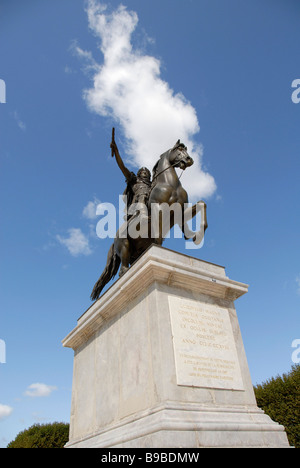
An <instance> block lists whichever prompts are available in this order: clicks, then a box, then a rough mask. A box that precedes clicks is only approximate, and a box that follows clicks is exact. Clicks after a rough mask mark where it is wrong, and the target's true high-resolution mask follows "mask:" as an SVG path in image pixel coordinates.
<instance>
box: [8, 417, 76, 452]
mask: <svg viewBox="0 0 300 468" xmlns="http://www.w3.org/2000/svg"><path fill="white" fill-rule="evenodd" d="M68 438H69V424H65V423H61V422H54V423H51V424H34V425H33V426H31V427H29V429H26V430H25V431H22V432H20V433H19V434H18V435H17V437H16V438H15V440H13V441H12V442H10V443H9V444H8V446H7V448H63V447H64V445H65V444H66V443H67V442H68Z"/></svg>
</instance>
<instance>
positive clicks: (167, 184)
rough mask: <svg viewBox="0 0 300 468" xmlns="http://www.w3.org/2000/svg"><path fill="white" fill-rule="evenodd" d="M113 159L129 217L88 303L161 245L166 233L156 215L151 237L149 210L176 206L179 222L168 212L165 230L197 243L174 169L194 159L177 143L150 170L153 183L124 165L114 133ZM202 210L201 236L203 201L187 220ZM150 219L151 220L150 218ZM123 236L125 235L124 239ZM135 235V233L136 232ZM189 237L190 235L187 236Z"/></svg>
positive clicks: (144, 171)
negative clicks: (177, 229) (121, 176)
mask: <svg viewBox="0 0 300 468" xmlns="http://www.w3.org/2000/svg"><path fill="white" fill-rule="evenodd" d="M111 151H112V156H115V158H116V161H117V164H118V166H119V168H120V169H121V171H122V172H123V174H124V176H125V178H126V183H127V188H126V190H125V192H124V195H125V196H127V206H128V207H129V210H128V212H129V214H128V215H127V217H126V219H125V224H124V226H122V227H121V228H120V229H119V230H118V231H117V233H116V236H115V240H114V242H113V244H112V245H111V247H110V249H109V252H108V256H107V263H106V267H105V269H104V271H103V273H102V275H101V276H100V278H99V279H98V281H97V282H96V284H95V286H94V288H93V291H92V294H91V299H92V300H95V299H98V298H99V296H100V293H101V291H102V289H103V288H104V286H105V285H106V284H107V283H108V282H109V281H110V280H111V279H112V278H114V276H115V275H116V274H117V272H118V270H119V267H120V265H121V268H120V272H119V276H122V275H123V274H124V273H126V271H127V270H128V269H129V267H130V265H132V263H133V262H134V261H135V260H137V259H138V258H139V257H140V256H141V255H142V254H143V252H145V250H146V249H147V248H148V247H149V246H150V245H151V244H157V245H162V243H163V240H164V236H166V234H167V232H165V231H166V229H164V226H165V224H164V222H163V219H162V218H161V216H160V215H159V213H158V217H157V219H158V222H157V229H156V230H155V235H153V220H154V219H153V218H154V217H153V211H152V208H155V207H158V208H157V212H159V209H160V207H162V206H167V207H171V206H172V207H173V206H177V207H179V209H180V215H181V216H180V219H179V220H178V219H176V217H175V216H174V212H173V211H169V213H168V216H169V220H168V221H169V222H168V223H167V230H170V229H172V227H173V226H174V225H175V224H179V226H180V228H181V229H182V232H183V234H184V236H185V238H193V240H194V242H195V243H199V242H196V241H195V239H196V237H197V236H196V234H195V233H193V232H192V233H191V232H190V231H189V229H188V228H187V225H186V218H185V217H184V215H185V214H186V211H187V210H185V206H186V204H187V203H188V194H187V192H186V191H185V190H184V188H183V187H182V185H181V182H180V180H179V177H178V175H177V172H176V170H175V168H176V167H178V168H181V169H182V170H185V169H186V168H187V167H190V166H192V164H193V163H194V161H193V159H192V158H191V157H190V156H189V155H188V153H187V148H186V146H185V145H184V144H183V143H181V142H180V140H178V141H177V143H176V144H175V145H174V146H173V148H171V149H169V150H168V151H166V152H165V153H163V154H162V155H161V156H160V158H159V160H158V161H157V163H156V164H155V166H154V168H153V176H152V182H151V177H150V171H149V169H147V168H145V167H143V168H141V169H140V170H139V171H138V172H137V175H135V174H134V173H133V172H130V171H129V170H128V169H127V168H126V167H125V165H124V163H123V161H122V159H121V157H120V154H119V151H118V148H117V145H116V143H115V139H114V129H113V135H112V142H111ZM200 207H201V208H203V209H204V211H203V218H204V219H203V235H204V232H205V230H206V228H207V219H206V204H205V203H204V202H203V201H200V202H197V203H196V204H195V205H193V206H192V207H191V208H189V218H188V219H190V218H192V217H193V216H195V214H196V213H197V212H198V211H199V208H200ZM151 217H152V218H151ZM155 218H156V217H155ZM132 226H134V228H137V227H139V229H140V230H138V235H137V236H136V235H134V236H133V235H132V230H131V229H130V228H131V227H132ZM124 232H125V235H124ZM135 232H136V231H135ZM187 233H189V235H187Z"/></svg>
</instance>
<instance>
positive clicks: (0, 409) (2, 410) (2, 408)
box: [0, 404, 13, 421]
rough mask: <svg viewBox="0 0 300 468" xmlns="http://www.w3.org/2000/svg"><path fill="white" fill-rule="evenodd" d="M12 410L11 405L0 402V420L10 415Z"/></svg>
mask: <svg viewBox="0 0 300 468" xmlns="http://www.w3.org/2000/svg"><path fill="white" fill-rule="evenodd" d="M12 412H13V408H12V407H11V406H7V405H1V404H0V421H1V420H2V419H4V418H7V417H8V416H10V415H11V413H12Z"/></svg>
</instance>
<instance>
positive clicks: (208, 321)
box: [169, 296, 244, 390]
mask: <svg viewBox="0 0 300 468" xmlns="http://www.w3.org/2000/svg"><path fill="white" fill-rule="evenodd" d="M169 307H170V315H171V324H172V333H173V345H174V353H175V364H176V376H177V384H178V385H187V386H193V387H208V388H222V389H232V390H244V387H243V382H242V377H241V371H240V367H239V362H238V357H237V351H236V346H235V341H234V337H233V333H232V326H231V322H230V317H229V312H228V310H227V309H225V308H221V307H218V306H215V305H212V304H204V303H200V302H198V301H194V300H189V299H183V298H179V297H175V296H169Z"/></svg>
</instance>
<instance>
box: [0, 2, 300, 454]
mask: <svg viewBox="0 0 300 468" xmlns="http://www.w3.org/2000/svg"><path fill="white" fill-rule="evenodd" d="M119 5H120V3H119V2H118V1H115V0H111V1H110V2H107V9H106V10H104V9H103V10H102V11H101V12H100V10H98V11H96V10H95V8H96V7H95V5H94V6H93V5H92V4H88V3H85V2H83V1H82V0H60V1H58V0H56V1H53V0H39V1H37V0H28V1H27V2H24V1H23V0H1V2H0V79H2V80H4V81H5V83H6V102H5V103H1V104H0V165H1V166H0V167H1V171H0V197H1V204H0V219H1V228H0V232H1V243H0V249H1V253H0V255H1V257H0V258H1V269H0V274H1V282H0V293H1V303H0V307H1V308H0V311H1V312H0V313H1V315H0V339H1V340H4V341H5V343H6V363H5V364H4V363H1V364H0V446H1V447H5V446H6V445H7V443H8V442H9V441H10V440H12V439H13V438H14V437H15V435H16V434H17V433H18V432H19V431H21V430H23V429H25V428H27V427H29V426H30V425H32V424H34V423H35V422H41V423H43V422H49V421H56V420H58V421H69V417H70V403H71V386H72V371H73V369H72V366H73V353H72V350H69V349H65V348H63V347H62V345H61V340H62V339H63V338H64V337H65V336H66V335H67V334H68V333H69V331H71V330H72V329H73V328H74V326H75V325H76V320H77V318H78V317H79V316H80V315H81V314H82V313H83V312H84V311H85V310H86V309H87V308H88V307H89V306H90V299H89V296H90V292H91V289H92V287H93V285H94V283H95V281H96V280H97V278H98V276H99V274H100V273H101V272H102V270H103V268H104V265H105V263H106V255H107V251H108V248H109V246H110V244H111V239H104V240H100V239H99V238H97V236H96V223H97V221H98V219H97V217H96V216H95V212H94V211H93V209H94V208H95V206H96V204H97V202H99V201H101V202H110V203H114V204H117V203H118V196H119V194H121V193H122V192H123V190H124V188H125V186H124V185H125V184H124V177H123V175H122V174H121V173H120V171H119V169H118V168H117V166H116V163H115V161H114V160H113V159H112V158H111V156H110V149H109V145H110V138H111V128H112V126H115V127H116V139H117V142H118V143H119V148H120V152H121V155H122V156H124V159H126V160H127V164H128V167H130V169H131V170H134V171H136V170H137V169H138V168H139V167H140V165H142V164H143V165H147V164H148V167H149V168H150V169H151V168H152V166H153V161H154V162H155V161H156V159H157V158H158V156H159V155H160V154H161V153H162V152H164V151H165V150H167V149H168V147H169V146H167V145H169V143H170V146H171V145H173V144H174V143H175V141H176V140H177V139H178V138H180V139H182V141H183V142H184V143H186V144H187V146H188V150H189V152H191V153H192V154H193V155H194V156H195V160H196V161H197V164H196V165H195V167H194V169H193V170H192V168H190V169H189V170H187V172H186V173H185V174H184V175H183V177H182V183H183V185H184V186H185V187H186V188H187V189H188V191H189V193H190V194H191V196H192V198H197V197H198V196H199V197H200V198H204V199H205V201H206V202H207V206H208V222H209V228H208V230H207V233H206V238H205V244H204V247H203V248H202V249H199V250H192V251H187V250H186V249H185V242H184V240H183V239H168V240H167V241H166V242H165V244H164V245H165V247H167V248H171V249H174V250H177V251H179V252H182V253H187V254H189V255H193V256H195V257H197V258H201V259H203V260H206V261H209V262H212V263H217V264H219V265H223V266H225V267H226V272H227V275H228V276H229V277H230V278H232V279H235V280H237V281H241V282H245V283H247V284H249V285H250V287H249V293H248V294H247V295H245V296H244V297H242V298H240V299H239V300H238V301H237V302H236V307H237V312H238V317H239V322H240V327H241V331H242V336H243V340H244V345H245V349H246V354H247V358H248V363H249V367H250V372H251V376H252V381H253V383H254V384H256V383H260V382H262V381H264V380H266V379H268V378H270V377H272V376H275V375H277V374H282V373H283V372H288V371H289V370H290V368H291V366H292V364H293V362H292V359H291V355H292V352H293V348H292V347H291V344H292V342H293V341H294V340H296V339H299V338H300V327H299V307H300V262H299V232H300V221H299V201H300V196H299V195H300V163H299V161H300V151H299V149H300V132H299V125H300V103H299V104H296V103H294V102H293V101H292V99H291V95H292V92H293V88H292V87H291V84H292V82H293V80H295V79H300V61H299V51H298V44H299V38H300V31H299V20H300V4H299V2H298V1H296V0H295V1H292V0H252V1H251V2H250V1H249V0H248V1H246V0H227V1H226V2H224V1H222V0H184V1H183V0H172V1H170V0H151V1H150V0H143V1H138V0H128V1H124V2H123V5H124V7H126V8H120V7H119ZM86 10H88V11H86ZM87 13H89V15H90V16H89V17H88V14H87ZM97 15H98V16H97ZM99 15H101V18H102V23H101V24H102V26H101V24H100V22H98V23H97V21H96V20H97V18H98V19H99V18H100V16H99ZM99 44H101V47H102V49H100V48H99ZM133 65H134V66H133ZM124 73H125V75H124ZM124 76H126V79H123V78H122V77H124ZM122 80H123V81H122ZM114 81H116V83H115V87H112V86H111V84H112V82H114ZM95 83H96V84H97V85H96V87H95ZM120 89H121V91H122V92H120ZM132 90H135V91H134V93H133V92H132ZM149 97H150V101H151V105H153V112H151V113H149V112H148V113H147V112H146V111H145V109H147V105H149V102H148V101H149V99H148V100H147V98H149ZM133 109H134V110H135V112H132V110H133ZM174 109H177V111H178V112H177V113H174V112H173V111H174ZM162 110H163V112H162ZM149 115H151V118H149ZM199 128H200V131H199ZM179 133H180V134H179ZM188 171H189V173H188ZM37 384H39V385H37Z"/></svg>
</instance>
